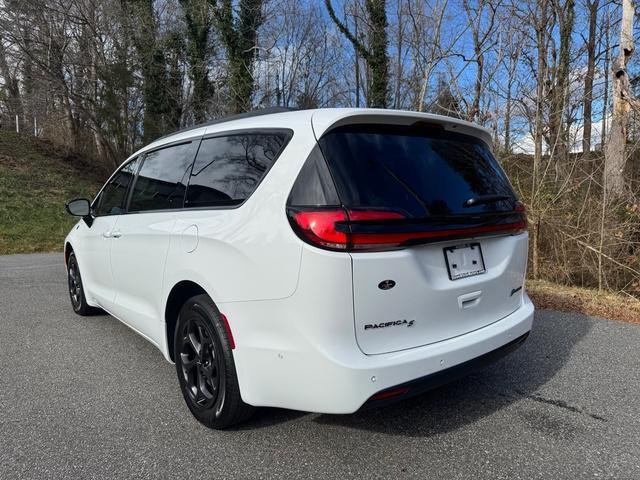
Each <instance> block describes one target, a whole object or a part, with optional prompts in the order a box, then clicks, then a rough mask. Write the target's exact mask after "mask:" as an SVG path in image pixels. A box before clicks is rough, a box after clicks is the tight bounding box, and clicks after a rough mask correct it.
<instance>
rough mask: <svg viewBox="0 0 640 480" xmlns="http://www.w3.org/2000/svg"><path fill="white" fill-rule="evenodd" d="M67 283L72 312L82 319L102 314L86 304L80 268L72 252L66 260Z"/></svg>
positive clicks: (97, 309)
mask: <svg viewBox="0 0 640 480" xmlns="http://www.w3.org/2000/svg"><path fill="white" fill-rule="evenodd" d="M67 283H68V285H69V299H70V300H71V306H72V307H73V311H74V312H76V313H77V314H78V315H80V316H83V317H86V316H90V315H99V314H101V313H102V310H100V309H99V308H95V307H91V306H89V304H87V297H86V296H85V294H84V286H83V285H82V277H81V276H80V267H79V266H78V260H77V259H76V254H75V253H73V252H71V254H70V255H69V258H68V259H67Z"/></svg>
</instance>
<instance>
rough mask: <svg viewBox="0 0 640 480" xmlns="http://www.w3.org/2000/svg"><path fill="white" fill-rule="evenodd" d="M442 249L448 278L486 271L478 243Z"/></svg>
mask: <svg viewBox="0 0 640 480" xmlns="http://www.w3.org/2000/svg"><path fill="white" fill-rule="evenodd" d="M443 250H444V259H445V263H446V264H447V272H448V273H449V279H450V280H460V279H461V278H468V277H473V276H475V275H482V274H483V273H486V272H487V270H486V268H485V266H484V257H483V256H482V247H481V246H480V244H479V243H465V244H462V245H454V246H451V247H445V248H444V249H443Z"/></svg>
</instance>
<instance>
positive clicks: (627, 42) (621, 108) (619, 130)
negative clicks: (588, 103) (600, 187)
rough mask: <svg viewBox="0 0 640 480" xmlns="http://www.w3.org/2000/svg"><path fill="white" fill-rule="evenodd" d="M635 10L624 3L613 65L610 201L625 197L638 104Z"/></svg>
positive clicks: (608, 153)
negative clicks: (632, 77) (633, 65)
mask: <svg viewBox="0 0 640 480" xmlns="http://www.w3.org/2000/svg"><path fill="white" fill-rule="evenodd" d="M634 14H635V6H634V4H633V1H632V0H623V1H622V21H621V22H620V47H619V50H620V51H619V54H618V58H617V59H615V61H614V63H613V70H612V72H611V73H612V76H611V80H612V83H613V115H612V119H611V131H610V133H609V140H608V142H607V143H606V146H605V169H604V183H605V190H606V192H607V194H608V195H609V196H610V197H620V196H622V194H623V193H624V188H625V180H624V167H625V163H626V158H627V157H626V155H627V152H626V145H627V130H628V128H629V112H630V110H631V101H633V100H634V98H633V96H632V94H631V91H630V88H629V75H628V73H627V65H628V63H629V60H630V59H631V56H632V55H633V51H634V45H633V17H634Z"/></svg>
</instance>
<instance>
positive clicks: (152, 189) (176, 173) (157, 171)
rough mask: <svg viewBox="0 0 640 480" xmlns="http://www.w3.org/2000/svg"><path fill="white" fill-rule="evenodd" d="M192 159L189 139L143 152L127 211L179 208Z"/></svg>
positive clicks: (191, 147) (181, 204)
mask: <svg viewBox="0 0 640 480" xmlns="http://www.w3.org/2000/svg"><path fill="white" fill-rule="evenodd" d="M192 162H193V144H192V143H184V144H181V145H174V146H171V147H167V148H163V149H160V150H155V151H153V152H150V153H147V154H146V155H145V156H144V160H143V162H142V167H140V172H139V173H138V178H137V180H136V182H135V185H134V186H133V193H132V195H131V204H130V205H129V211H130V212H143V211H146V210H165V209H172V208H182V206H183V201H184V192H185V188H186V179H187V178H188V175H189V170H190V169H191V163H192Z"/></svg>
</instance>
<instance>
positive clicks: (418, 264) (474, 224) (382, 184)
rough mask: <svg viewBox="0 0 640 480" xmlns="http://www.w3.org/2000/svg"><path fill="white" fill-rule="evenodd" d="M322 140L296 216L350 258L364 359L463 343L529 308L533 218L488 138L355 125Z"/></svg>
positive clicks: (426, 128)
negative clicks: (525, 289) (456, 340)
mask: <svg viewBox="0 0 640 480" xmlns="http://www.w3.org/2000/svg"><path fill="white" fill-rule="evenodd" d="M318 144H319V147H320V148H319V150H317V151H316V152H315V153H314V154H312V156H311V157H310V159H309V160H308V162H307V164H306V165H305V168H304V169H303V172H302V173H301V176H300V177H305V175H306V177H309V178H311V177H312V176H315V177H314V178H316V180H315V183H314V182H310V181H309V180H308V179H307V181H306V185H311V184H313V185H314V187H313V188H306V189H305V193H304V194H302V193H301V189H300V188H298V190H299V191H298V192H297V193H296V186H294V190H293V191H292V196H291V198H290V203H289V206H290V208H289V215H290V218H291V219H292V225H293V226H294V229H297V231H298V233H299V234H300V235H301V237H303V238H306V240H307V241H309V242H310V243H313V244H315V245H317V246H320V247H321V248H328V249H332V250H344V251H348V252H350V254H351V257H352V267H353V295H354V321H355V331H356V338H357V342H358V344H359V346H360V348H361V349H362V351H363V352H364V353H366V354H379V353H387V352H393V351H398V350H403V349H408V348H413V347H417V346H421V345H426V344H430V343H434V342H438V341H442V340H445V339H448V338H452V337H456V336H458V335H462V334H465V333H467V332H470V331H473V330H476V329H478V328H482V327H484V326H486V325H488V324H490V323H493V322H495V321H498V320H500V319H501V318H504V317H505V316H507V315H509V314H510V313H512V312H513V311H515V310H516V309H518V308H519V306H520V305H521V302H522V286H523V282H524V274H525V270H526V261H527V235H526V233H524V232H525V228H526V220H525V216H524V211H523V208H522V205H521V204H520V203H519V202H518V201H517V199H516V197H515V194H514V192H513V189H512V188H511V186H510V184H509V181H508V180H507V177H506V176H505V174H504V172H503V171H502V169H501V168H500V166H499V165H498V163H497V162H496V160H495V159H494V157H493V155H492V154H491V151H490V148H489V147H488V146H487V145H486V144H485V143H484V142H483V141H482V140H480V139H478V138H476V137H475V136H471V135H466V134H460V133H456V132H451V131H447V130H445V129H444V128H442V127H441V126H440V125H437V124H427V123H424V122H417V123H413V124H411V125H380V124H355V125H344V126H341V127H337V128H335V129H333V130H330V131H329V132H328V133H325V134H324V135H323V136H322V138H320V140H319V142H318ZM310 164H312V165H313V175H311V174H310V173H309V172H310V171H311V168H310V167H309V165H310ZM305 170H307V173H305ZM318 178H320V179H322V180H317V179H318ZM299 180H300V178H299ZM298 183H299V182H298ZM298 187H299V186H298ZM318 192H320V193H318ZM305 195H306V196H307V197H309V196H315V197H314V198H306V199H304V200H301V201H297V199H298V198H303V197H304V196H305ZM311 204H313V205H311Z"/></svg>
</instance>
